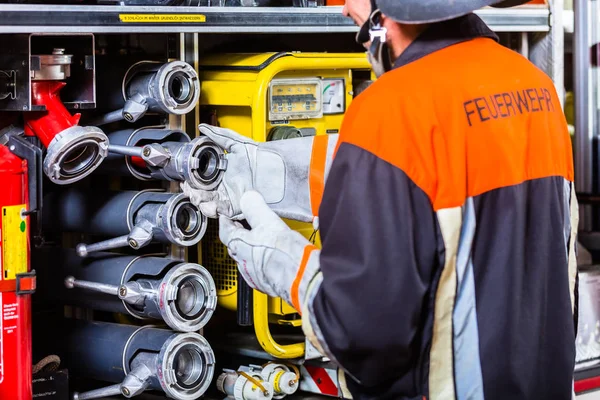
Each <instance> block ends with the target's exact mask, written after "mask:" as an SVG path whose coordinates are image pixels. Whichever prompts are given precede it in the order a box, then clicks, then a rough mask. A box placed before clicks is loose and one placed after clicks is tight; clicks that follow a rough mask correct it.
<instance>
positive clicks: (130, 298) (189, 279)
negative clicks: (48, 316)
mask: <svg viewBox="0 0 600 400" xmlns="http://www.w3.org/2000/svg"><path fill="white" fill-rule="evenodd" d="M53 258H54V259H55V260H60V261H61V264H62V265H63V272H64V273H65V274H69V275H67V277H66V278H65V282H64V283H65V287H66V288H67V289H74V288H77V290H67V291H65V293H64V299H65V302H66V303H68V304H72V305H77V306H80V307H86V308H91V309H94V310H102V311H108V312H119V313H129V314H130V315H132V316H133V317H135V318H139V319H157V320H163V321H164V322H166V323H167V325H169V327H171V328H172V329H173V330H175V331H180V332H196V331H199V330H200V329H201V328H203V327H204V326H205V325H206V324H207V323H208V321H209V320H210V318H211V317H212V315H213V313H214V311H215V309H216V306H217V289H216V286H215V282H214V280H213V278H212V276H211V274H210V273H209V272H208V271H207V270H206V269H205V268H204V267H202V266H201V265H199V264H194V263H182V262H177V261H176V260H172V259H169V258H162V257H151V256H141V257H133V256H117V255H115V254H113V253H97V254H95V255H94V257H93V258H92V259H91V260H83V259H81V258H80V257H77V256H76V255H75V254H73V253H72V252H71V251H69V250H61V251H60V254H55V255H54V257H53ZM106 294H108V295H111V296H112V297H110V298H109V297H107V296H106Z"/></svg>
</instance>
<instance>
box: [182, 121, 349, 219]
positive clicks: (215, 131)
mask: <svg viewBox="0 0 600 400" xmlns="http://www.w3.org/2000/svg"><path fill="white" fill-rule="evenodd" d="M199 129H200V132H201V133H202V134H203V135H206V136H208V137H209V138H210V139H211V140H212V141H213V142H215V144H217V145H218V146H220V147H221V148H223V150H225V151H226V154H225V159H226V160H227V169H226V170H225V173H224V174H223V180H222V181H221V183H220V184H219V186H217V188H216V189H214V190H211V191H205V190H198V189H194V188H192V187H191V186H190V185H188V184H187V183H186V182H184V183H183V184H182V185H181V188H182V190H183V192H184V193H185V194H186V195H187V196H189V197H190V200H191V202H192V203H194V204H195V205H197V206H198V207H199V208H200V211H201V212H202V213H203V214H204V215H206V216H207V217H209V218H217V216H218V215H225V216H227V217H229V218H231V219H235V220H239V219H243V218H244V216H243V215H242V212H241V208H240V198H241V196H242V195H243V194H244V193H245V192H247V191H248V190H256V191H258V192H259V193H260V194H261V195H262V196H263V197H264V199H265V202H266V203H267V204H268V205H269V207H271V209H272V210H274V211H275V213H276V214H277V215H279V216H280V217H282V218H289V219H293V220H296V221H303V222H311V221H312V220H313V217H314V216H315V215H316V212H315V211H316V210H313V208H314V205H313V204H312V203H315V202H314V201H313V202H312V203H311V196H314V195H315V193H316V196H319V190H316V191H315V190H313V192H312V194H311V185H310V183H309V178H311V176H312V177H313V180H314V176H318V179H320V181H321V182H320V185H321V189H322V185H323V182H324V180H325V177H326V175H327V171H328V167H329V165H330V163H331V158H332V157H333V151H334V149H335V145H336V143H337V138H338V136H337V135H329V136H325V137H321V138H320V139H318V140H320V141H321V142H320V151H322V153H323V154H322V155H321V156H322V163H323V164H324V165H320V168H321V170H320V175H319V174H318V173H317V174H315V173H314V171H312V175H311V159H312V154H313V144H314V143H315V141H316V139H315V137H303V138H295V139H286V140H277V141H272V142H264V143H257V142H255V141H253V140H251V139H249V138H247V137H245V136H242V135H240V134H238V133H236V132H234V131H232V130H231V129H225V128H218V127H215V126H211V125H207V124H200V126H199ZM323 144H324V146H323ZM318 179H317V180H318ZM313 189H314V188H313ZM312 200H314V199H312ZM319 201H320V199H319Z"/></svg>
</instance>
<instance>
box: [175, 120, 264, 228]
mask: <svg viewBox="0 0 600 400" xmlns="http://www.w3.org/2000/svg"><path fill="white" fill-rule="evenodd" d="M199 128H200V132H201V133H202V134H203V135H206V136H208V137H209V138H210V139H211V140H212V141H213V142H215V144H217V145H218V146H219V147H221V148H223V150H225V151H226V152H227V154H226V155H225V158H226V159H227V169H226V170H225V173H224V175H223V180H222V181H221V183H220V184H219V186H217V188H216V189H215V190H209V191H206V190H199V189H194V188H192V187H191V186H190V185H189V184H188V183H187V182H183V184H182V185H181V189H182V190H183V193H185V194H186V195H187V196H189V198H190V201H191V202H192V203H193V204H196V205H197V206H198V208H199V209H200V211H201V212H202V213H203V214H204V215H206V216H207V217H210V218H217V216H218V215H226V216H228V217H229V218H236V219H239V218H240V217H241V216H240V205H239V201H240V197H241V196H242V194H243V193H245V192H246V191H248V190H250V189H252V187H253V180H254V179H253V169H255V165H256V150H257V143H256V142H254V141H253V140H251V139H249V138H247V137H245V136H242V135H240V134H239V133H236V132H234V131H232V130H231V129H224V128H217V127H214V126H210V125H206V124H200V126H199Z"/></svg>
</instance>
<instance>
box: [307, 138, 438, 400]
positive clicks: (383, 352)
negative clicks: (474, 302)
mask: <svg viewBox="0 0 600 400" xmlns="http://www.w3.org/2000/svg"><path fill="white" fill-rule="evenodd" d="M319 214H320V226H321V238H322V250H321V254H320V270H321V273H322V280H321V282H320V285H319V286H318V287H317V288H315V289H314V293H313V294H312V295H310V294H309V295H307V298H308V309H309V311H310V314H311V316H310V318H311V320H312V321H313V325H314V328H315V332H316V336H317V338H318V340H319V341H320V342H322V344H323V345H324V346H323V347H325V348H326V349H327V352H328V353H329V355H330V357H332V358H333V359H334V360H335V361H336V362H337V363H338V364H339V365H340V367H341V368H343V369H344V371H346V373H347V375H348V376H350V377H351V378H353V379H348V386H349V388H350V390H351V392H352V393H353V396H355V398H361V399H362V398H378V399H383V398H390V399H392V398H394V399H399V398H413V397H415V398H419V399H420V398H421V396H420V395H421V394H422V393H423V387H422V385H423V384H425V383H423V382H422V381H423V379H422V377H421V376H420V372H419V370H420V369H421V367H420V365H422V364H423V363H424V362H426V360H423V359H422V354H426V352H425V351H424V349H425V348H426V347H427V346H428V342H429V341H430V334H429V333H428V332H426V331H427V330H429V331H430V329H427V326H428V321H427V318H429V317H428V314H430V313H428V311H427V310H428V309H429V307H432V305H431V298H432V295H431V292H430V291H431V290H432V289H431V282H432V281H433V280H434V278H435V277H434V275H435V271H436V270H438V269H439V268H437V267H438V265H439V259H440V257H439V256H440V255H439V254H438V252H437V251H436V248H437V241H438V240H439V239H438V232H439V231H438V228H437V219H436V215H435V212H434V211H433V208H432V205H431V202H430V200H429V197H428V196H427V195H426V194H425V193H424V192H423V191H422V190H421V189H420V188H419V187H417V186H416V185H415V184H414V183H413V181H411V179H410V178H409V177H408V176H407V175H406V174H405V173H404V172H403V171H402V170H401V169H399V168H397V167H396V166H394V165H392V164H390V163H388V162H386V161H384V160H382V159H381V158H379V157H377V156H376V155H375V154H372V153H371V152H369V151H367V150H364V149H362V148H360V147H358V146H356V145H353V144H350V143H341V144H340V147H339V149H338V151H337V155H336V157H335V159H334V161H333V164H332V167H331V171H330V175H329V178H328V180H327V183H326V186H325V192H324V196H323V201H322V203H321V208H320V213H319ZM369 393H373V395H369ZM359 394H360V395H359Z"/></svg>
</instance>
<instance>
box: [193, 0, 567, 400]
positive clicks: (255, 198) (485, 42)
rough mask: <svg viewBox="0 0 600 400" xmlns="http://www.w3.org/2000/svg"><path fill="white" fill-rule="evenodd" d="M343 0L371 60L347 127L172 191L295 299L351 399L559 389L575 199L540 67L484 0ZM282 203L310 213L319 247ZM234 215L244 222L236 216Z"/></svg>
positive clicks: (491, 396) (235, 144) (299, 214)
mask: <svg viewBox="0 0 600 400" xmlns="http://www.w3.org/2000/svg"><path fill="white" fill-rule="evenodd" d="M362 1H363V2H361V0H347V1H346V6H345V7H344V12H345V13H346V15H348V16H350V17H352V18H353V19H354V20H355V21H356V22H357V23H359V24H362V28H361V30H360V33H359V34H358V40H359V42H361V43H364V44H365V45H366V47H367V48H368V53H369V56H370V59H371V62H372V64H373V68H374V70H375V71H376V72H377V74H378V75H379V79H378V80H377V81H375V82H374V83H373V84H372V85H371V86H370V87H369V88H368V89H366V90H365V91H364V92H363V93H361V94H360V95H359V96H358V97H357V98H356V99H355V100H354V101H353V102H352V104H351V106H350V107H349V110H348V112H347V114H346V116H345V118H344V122H343V124H342V128H341V130H340V134H339V137H337V136H334V135H324V136H317V137H312V138H310V137H308V138H298V139H290V140H283V141H276V142H268V143H256V142H253V141H251V140H250V139H248V138H247V137H244V136H242V135H239V134H237V133H236V132H233V131H230V130H227V129H222V128H218V127H214V126H208V125H201V126H200V130H201V132H202V133H203V134H205V135H207V136H209V137H211V138H212V139H213V140H214V141H215V142H217V143H218V144H219V145H221V146H222V147H223V148H224V149H225V150H226V151H227V153H228V154H227V160H228V167H227V171H226V173H225V176H224V180H223V182H222V183H221V184H220V186H219V187H218V188H217V189H216V190H215V191H212V192H204V191H197V190H192V189H191V188H190V187H189V186H188V185H187V184H184V185H183V189H184V191H185V192H186V193H188V195H190V197H191V198H192V201H193V202H194V203H196V204H198V205H199V207H200V208H201V210H202V212H203V213H205V214H206V215H208V216H209V217H215V218H216V217H218V218H219V223H220V238H221V240H222V241H223V243H224V244H225V245H226V246H227V247H228V251H229V254H230V255H231V257H232V258H233V259H234V260H235V261H236V262H237V263H238V267H239V270H240V272H241V274H242V275H243V277H244V278H245V280H246V281H247V282H248V283H249V285H250V286H251V287H253V288H254V289H257V290H260V291H262V292H264V293H267V294H269V295H270V296H276V297H282V298H283V299H284V300H286V301H287V302H289V303H290V304H291V305H293V306H294V307H295V308H296V309H297V310H298V312H300V313H301V315H302V324H303V325H302V326H303V330H304V332H305V334H306V336H307V338H308V339H309V340H310V341H311V343H312V344H313V345H314V346H316V347H317V348H318V349H319V350H320V351H321V352H322V353H323V354H324V355H326V356H327V357H329V358H330V359H331V360H332V361H333V362H335V363H336V364H337V365H338V366H339V369H340V376H339V378H340V379H339V382H340V386H341V389H342V390H343V391H344V393H345V394H346V395H347V396H348V395H349V394H351V395H352V397H353V398H354V399H419V400H420V399H431V400H442V399H443V400H451V399H461V400H462V399H484V398H485V399H486V400H495V399H498V400H509V399H510V400H520V399H527V400H534V399H535V400H538V399H544V400H551V399H557V400H564V399H570V398H571V396H572V381H573V368H574V362H575V332H576V326H575V325H576V323H575V321H576V318H575V312H576V297H575V292H576V282H577V267H576V261H575V250H574V249H575V242H576V232H577V223H578V220H577V215H578V212H577V202H576V198H575V193H574V187H573V160H572V155H571V142H570V137H569V134H568V130H567V123H566V121H565V117H564V115H563V113H562V110H561V103H560V100H559V98H558V96H557V93H556V91H555V89H554V86H553V83H552V81H551V80H550V78H549V77H548V76H546V75H545V74H544V73H543V72H542V71H540V70H538V69H537V68H536V67H535V66H534V65H532V64H531V63H530V62H529V61H528V60H527V59H525V58H524V57H522V56H521V55H519V54H518V53H516V52H514V51H512V50H510V49H507V48H505V47H503V46H501V45H500V44H499V43H498V38H497V36H496V35H495V34H494V33H493V32H492V31H491V30H490V29H489V28H488V27H487V26H486V25H485V24H484V22H483V21H482V20H481V19H480V18H479V17H478V16H476V15H475V14H473V13H472V12H473V11H474V10H475V9H477V8H479V7H483V6H488V5H501V6H507V5H516V4H517V3H523V2H522V1H520V2H513V3H512V4H507V3H503V4H495V3H498V2H497V1H494V0H472V1H447V0H376V4H375V3H374V2H373V3H371V4H369V3H365V2H364V0H362ZM281 217H285V218H293V219H296V220H300V221H312V222H313V223H314V224H315V226H316V227H317V226H318V227H319V229H320V234H321V238H322V248H321V249H318V248H316V247H315V246H314V245H313V244H312V243H311V242H309V241H308V240H306V239H305V238H304V237H303V236H302V235H300V234H299V233H297V232H295V231H292V230H290V229H289V228H288V226H287V225H286V224H285V223H284V222H283V221H282V220H281ZM241 219H246V220H247V222H248V224H249V226H250V229H247V228H245V227H243V226H242V225H241V224H240V222H239V220H241Z"/></svg>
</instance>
